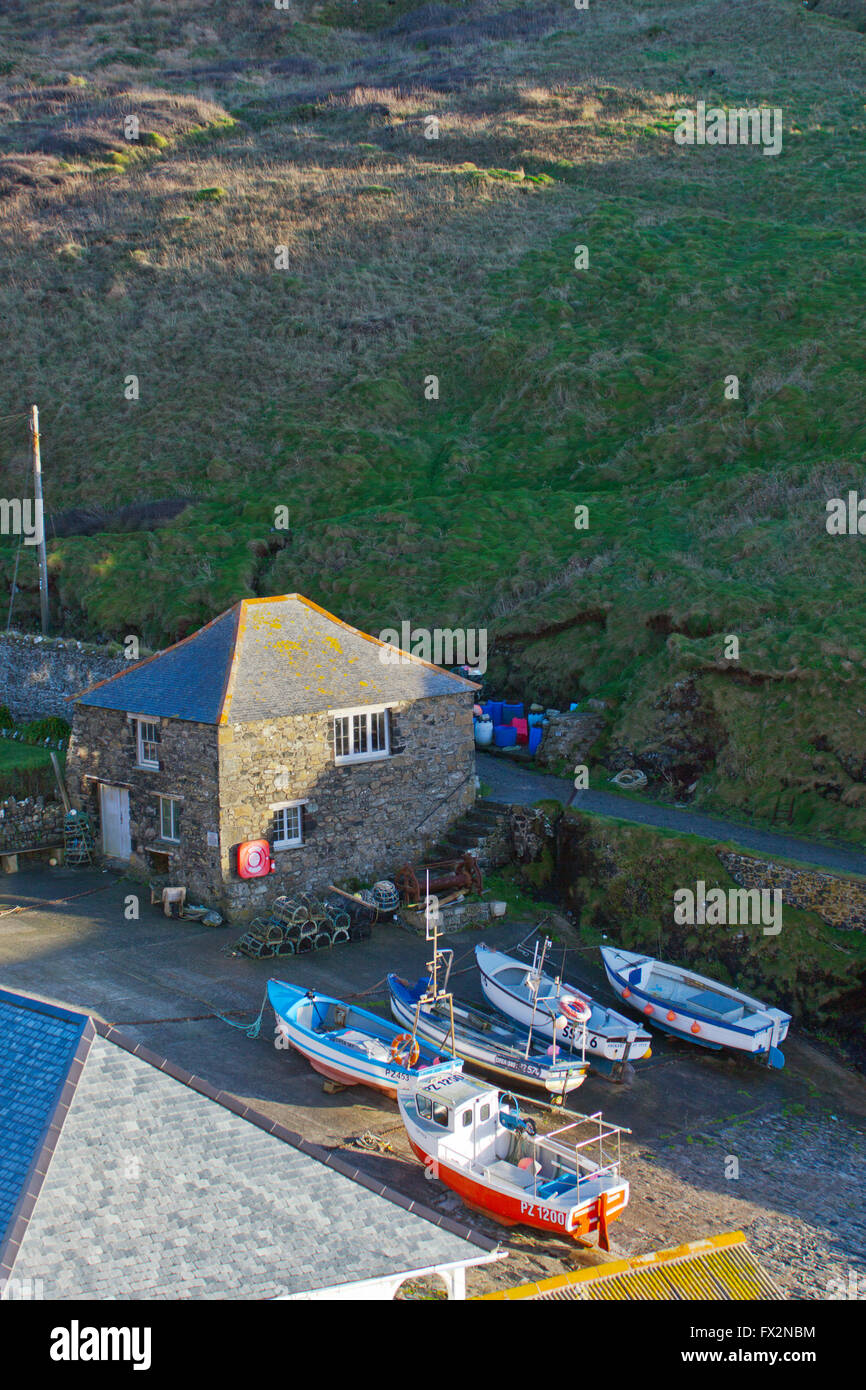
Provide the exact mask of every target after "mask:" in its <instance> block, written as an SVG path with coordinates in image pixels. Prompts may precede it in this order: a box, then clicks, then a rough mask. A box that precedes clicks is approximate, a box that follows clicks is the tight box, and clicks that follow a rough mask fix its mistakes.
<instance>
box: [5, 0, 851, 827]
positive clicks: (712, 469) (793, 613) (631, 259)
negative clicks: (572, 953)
mask: <svg viewBox="0 0 866 1390" xmlns="http://www.w3.org/2000/svg"><path fill="white" fill-rule="evenodd" d="M864 29H866V4H864V3H863V0H818V2H817V3H816V4H810V6H809V7H807V8H804V7H803V6H802V5H801V4H800V3H799V0H749V2H748V3H736V4H731V3H730V0H667V2H665V0H647V2H646V3H641V4H637V3H628V0H590V8H589V10H587V11H576V10H574V9H573V7H572V6H570V5H568V4H566V3H565V0H556V3H550V4H545V3H544V0H538V3H534V4H532V5H529V4H527V3H525V0H524V2H523V3H514V2H513V0H495V3H494V0H438V2H437V3H432V4H420V5H419V4H417V3H414V0H393V3H391V2H390V0H367V3H363V0H359V3H350V2H349V0H325V2H324V3H308V2H307V0H294V3H292V5H291V7H290V9H288V10H286V11H277V10H275V9H274V7H273V5H272V4H270V3H267V4H266V3H264V0H263V2H262V3H261V4H259V5H258V6H256V5H253V6H251V5H250V4H249V3H246V0H245V3H243V4H241V3H239V0H237V2H236V3H230V2H228V0H220V3H219V4H217V3H216V2H215V0H214V3H210V4H208V3H198V4H195V3H187V0H173V3H165V4H154V5H152V6H149V7H147V10H146V11H142V10H141V9H140V7H132V6H129V5H126V4H120V3H118V4H117V5H114V6H112V5H111V4H110V3H109V4H103V5H99V6H92V7H89V8H88V7H87V6H82V5H81V4H80V3H77V2H76V3H75V4H73V3H72V0H68V2H67V0H57V3H52V4H49V3H48V0H32V2H30V0H28V3H24V0H18V3H9V2H8V0H7V4H6V5H5V6H4V11H3V14H2V16H0V74H2V76H0V84H2V85H0V262H2V272H3V273H2V275H0V285H2V288H0V297H2V302H0V308H2V314H3V318H4V323H6V324H8V325H9V327H8V329H7V331H6V333H4V335H3V338H2V342H0V489H2V492H3V495H4V496H17V495H21V489H22V487H23V486H24V482H23V479H24V477H25V476H26V465H27V434H26V420H25V418H24V416H25V412H26V409H27V407H28V406H29V404H30V403H31V401H37V402H38V403H39V405H40V413H41V421H42V428H43V432H44V438H43V455H44V466H45V472H46V489H47V500H48V504H49V506H50V507H51V508H52V509H54V510H57V511H61V510H64V509H69V508H73V507H78V508H88V507H89V508H91V509H93V508H96V507H102V508H104V509H105V514H106V517H108V516H109V515H110V513H111V512H112V511H114V512H115V513H116V511H117V509H119V508H121V507H123V506H125V505H127V504H130V503H135V502H137V501H161V500H165V499H178V498H180V499H183V500H186V501H187V502H188V505H186V506H185V507H184V508H183V510H181V511H180V512H179V513H178V514H176V515H174V516H173V518H171V519H169V520H167V521H166V522H165V524H163V525H161V526H159V527H158V528H154V529H137V530H131V529H128V528H126V529H122V530H121V529H114V530H112V529H106V530H104V531H101V532H99V533H98V534H95V535H87V536H84V535H64V536H62V537H61V538H57V539H54V540H52V542H51V545H50V564H51V572H52V585H53V593H52V603H53V610H54V614H55V616H56V622H57V624H58V626H63V627H65V628H66V629H67V630H69V631H75V632H76V634H78V635H80V636H87V637H100V636H104V637H112V638H118V637H121V636H123V635H124V634H125V633H128V632H137V633H139V634H140V635H141V637H142V638H143V640H144V641H145V642H147V643H149V644H151V645H153V644H159V643H164V642H166V641H168V640H171V639H173V638H175V637H177V636H179V635H182V634H184V633H186V632H188V631H190V630H192V629H193V628H194V627H195V626H197V625H198V624H200V623H201V622H202V621H204V620H206V619H207V618H209V617H211V616H212V615H213V614H214V613H215V612H217V611H219V610H220V609H222V608H224V607H226V606H227V605H229V604H230V603H232V602H234V601H235V600H236V599H238V598H240V597H243V596H245V595H251V594H267V593H276V592H284V591H286V590H292V589H298V590H300V591H302V592H305V593H307V594H309V595H310V596H311V597H313V598H315V599H316V600H318V601H319V602H321V603H323V604H324V605H326V606H327V607H330V608H332V609H334V610H335V611H337V612H338V613H340V614H341V615H342V616H344V617H346V618H347V619H349V620H350V621H354V622H357V623H358V624H359V625H360V626H362V627H365V628H367V629H368V630H374V631H378V630H379V629H380V628H382V627H386V626H387V627H392V626H399V623H400V622H401V621H402V620H403V619H411V620H412V622H413V623H414V624H415V625H419V626H420V625H425V626H444V627H467V628H477V627H484V626H486V627H488V628H489V630H490V636H491V642H492V643H493V650H492V661H491V672H492V674H493V675H494V676H495V677H496V679H497V681H498V682H499V685H500V688H502V689H506V688H507V689H510V690H512V691H514V692H520V693H521V694H522V693H524V692H525V691H527V690H530V689H531V690H532V692H533V693H534V694H535V695H537V696H538V697H539V698H542V699H546V700H555V701H557V702H559V701H566V700H568V699H578V698H580V697H583V696H590V695H593V696H600V697H602V698H604V699H606V700H607V701H608V702H609V705H610V709H611V728H610V731H609V739H608V746H609V748H610V749H611V750H615V749H617V748H623V749H626V750H628V754H629V756H632V755H634V754H638V755H645V754H647V753H649V754H655V755H656V759H657V763H658V765H659V766H661V767H664V768H665V769H666V770H667V771H668V772H669V773H670V774H671V775H672V777H673V780H674V782H676V781H680V782H685V781H692V780H694V779H697V781H698V789H697V798H698V800H699V801H700V802H702V803H703V804H704V805H707V806H712V807H713V808H714V809H725V808H733V809H734V810H736V811H737V812H738V813H746V814H751V815H754V816H757V817H760V818H763V819H766V820H771V819H774V818H775V821H776V823H777V824H778V823H781V824H783V825H788V824H790V825H792V826H794V827H796V829H797V830H798V831H799V832H801V833H811V834H822V833H823V834H834V835H838V836H843V837H846V838H850V839H854V840H857V839H860V838H861V837H862V835H863V833H864V832H866V734H864V717H863V711H864V708H866V706H864V701H866V697H864V696H863V695H862V694H861V693H860V691H861V688H862V683H863V676H864V666H866V643H864V641H863V637H862V632H861V629H862V621H861V613H860V607H859V605H858V603H857V594H858V581H859V580H860V575H861V573H862V563H863V561H862V552H861V546H863V545H866V538H863V537H856V536H841V537H831V536H828V535H827V533H826V530H825V508H826V502H827V500H828V498H831V497H836V496H845V495H846V493H847V490H848V489H849V488H853V489H857V488H862V489H863V491H864V494H866V477H864V469H863V466H862V463H863V457H864V451H866V423H864V419H863V412H862V408H861V397H862V370H863V367H862V323H863V320H864V309H866V269H864V266H866V261H864V249H866V248H864V242H866V235H864V231H863V228H864V225H866V145H864V139H863V136H864V128H866V111H864V95H863V93H864V68H866V63H864V43H866V37H864ZM698 100H705V101H706V102H707V103H708V104H709V105H725V104H729V105H731V106H740V105H758V104H766V105H769V106H774V107H775V106H778V107H781V109H782V112H783V127H784V139H783V149H782V152H781V154H780V155H779V156H778V157H770V158H768V157H765V156H763V155H762V153H761V151H760V150H758V149H753V148H736V147H735V148H725V147H705V148H690V147H687V146H678V145H677V144H676V143H675V142H674V140H673V130H674V126H675V119H674V112H675V111H676V109H677V108H678V107H681V106H694V104H695V103H696V102H697V101H698ZM130 114H132V115H136V116H137V117H138V119H139V131H140V138H139V140H138V141H137V142H132V141H129V140H126V139H124V132H123V121H124V118H125V117H126V116H128V115H130ZM431 116H435V117H437V118H438V121H439V138H438V139H436V140H434V139H428V138H425V131H429V122H428V121H427V118H429V117H431ZM578 245H585V246H587V247H588V248H589V267H588V269H586V270H577V269H575V266H574V259H575V247H576V246H578ZM278 247H284V248H285V252H284V253H281V254H280V256H279V260H280V267H281V268H278V266H277V264H276V260H277V248H278ZM283 265H284V266H285V268H282V267H283ZM431 375H435V376H436V377H437V378H438V381H439V395H438V399H436V400H432V399H427V398H426V396H425V380H426V379H427V378H429V377H430V376H431ZM730 375H736V376H737V377H738V378H739V383H740V392H739V399H737V400H728V399H726V398H725V390H724V387H725V378H726V377H728V376H730ZM131 376H135V377H136V378H137V379H138V389H139V397H138V399H136V400H128V399H126V398H125V395H124V391H125V388H126V386H127V383H128V378H130V377H131ZM579 505H585V506H587V507H588V508H589V528H588V529H587V530H581V531H578V530H576V529H575V526H574V516H575V507H576V506H579ZM279 506H285V507H288V508H289V510H290V516H291V529H290V531H289V532H288V533H286V532H282V531H275V530H274V529H273V524H274V515H275V508H276V507H279ZM110 524H112V525H113V524H114V523H110ZM108 525H109V522H108V521H106V526H108ZM0 562H2V566H3V569H4V572H5V575H6V582H7V584H8V582H9V579H10V578H11V572H12V568H13V565H14V562H15V546H14V542H11V541H10V540H9V539H8V538H2V544H0ZM19 584H20V585H21V586H22V592H21V593H20V594H19V596H18V599H17V600H16V609H15V613H16V621H17V622H18V623H19V624H24V623H26V622H27V621H30V622H35V619H36V614H37V613H38V595H37V591H36V580H35V565H34V556H33V551H32V549H31V548H24V549H23V550H22V553H21V557H20V569H19ZM729 634H733V635H736V636H738V638H739V644H740V656H739V660H738V661H736V662H729V661H726V660H725V659H724V655H723V654H724V649H725V638H726V636H728V635H729Z"/></svg>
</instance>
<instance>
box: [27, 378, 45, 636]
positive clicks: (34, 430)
mask: <svg viewBox="0 0 866 1390" xmlns="http://www.w3.org/2000/svg"><path fill="white" fill-rule="evenodd" d="M30 443H31V447H32V452H33V497H34V501H35V507H36V521H37V525H38V527H39V541H38V544H39V608H40V612H41V614H42V635H43V637H47V636H48V557H47V555H46V553H45V508H44V506H43V503H42V460H41V459H40V457H39V411H38V410H37V408H36V406H35V405H32V406H31V407H30Z"/></svg>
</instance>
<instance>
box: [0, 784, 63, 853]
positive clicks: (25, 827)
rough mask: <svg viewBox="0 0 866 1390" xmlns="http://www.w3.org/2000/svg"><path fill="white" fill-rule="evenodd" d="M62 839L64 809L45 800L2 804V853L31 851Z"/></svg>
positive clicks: (0, 833) (27, 799)
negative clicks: (33, 848)
mask: <svg viewBox="0 0 866 1390" xmlns="http://www.w3.org/2000/svg"><path fill="white" fill-rule="evenodd" d="M62 839H63V806H62V804H61V803H60V802H59V801H46V800H45V798H44V797H42V796H37V797H30V796H28V797H25V799H24V800H23V801H15V800H14V798H12V797H8V798H7V800H6V801H0V850H16V849H17V850H23V849H30V848H31V847H32V846H34V845H43V844H46V843H48V842H50V841H52V840H62Z"/></svg>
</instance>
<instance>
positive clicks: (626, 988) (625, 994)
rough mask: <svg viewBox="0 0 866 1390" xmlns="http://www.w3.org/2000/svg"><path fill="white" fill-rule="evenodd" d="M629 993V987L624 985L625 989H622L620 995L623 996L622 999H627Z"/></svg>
mask: <svg viewBox="0 0 866 1390" xmlns="http://www.w3.org/2000/svg"><path fill="white" fill-rule="evenodd" d="M630 994H631V990H630V989H629V987H628V985H626V987H625V989H624V990H623V992H622V997H623V999H628V997H629V995H630Z"/></svg>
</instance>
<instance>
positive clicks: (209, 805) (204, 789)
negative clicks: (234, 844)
mask: <svg viewBox="0 0 866 1390" xmlns="http://www.w3.org/2000/svg"><path fill="white" fill-rule="evenodd" d="M155 722H156V724H157V726H158V730H159V764H160V765H159V768H158V769H152V770H151V769H148V768H141V767H138V766H137V749H136V734H135V724H134V721H133V720H131V719H129V718H128V717H127V715H126V714H125V713H124V712H122V711H120V710H108V709H98V708H96V707H95V706H93V705H78V706H76V711H75V722H74V724H73V730H72V737H71V739H70V741H69V751H68V753H67V756H66V784H67V787H68V788H69V795H70V798H71V800H72V803H73V805H75V806H77V807H78V808H79V810H82V811H87V812H88V813H89V814H90V815H91V816H92V818H93V823H94V826H99V783H100V781H102V782H108V783H110V784H111V785H112V786H116V787H124V788H126V790H127V791H128V793H129V828H130V839H131V842H132V856H131V863H132V865H133V867H135V868H138V869H140V870H141V871H142V872H144V873H146V874H148V875H151V876H153V875H157V874H162V873H164V872H165V873H168V875H169V877H170V878H171V879H172V880H173V882H175V883H177V884H186V885H187V887H188V888H189V889H190V891H191V894H192V897H193V898H196V897H206V898H207V899H208V901H211V900H213V898H214V897H216V896H217V895H218V894H219V891H220V888H221V878H220V851H219V845H218V843H217V835H218V832H219V809H218V783H217V730H216V728H215V726H213V725H211V724H193V723H189V722H187V721H185V720H179V719H160V720H156V721H155ZM160 795H163V796H172V797H177V798H178V799H179V800H180V843H179V844H172V843H170V842H168V841H165V840H163V839H162V837H161V830H160V814H159V811H160V807H159V796H160ZM209 833H210V835H211V836H212V839H213V844H208V834H209Z"/></svg>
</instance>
